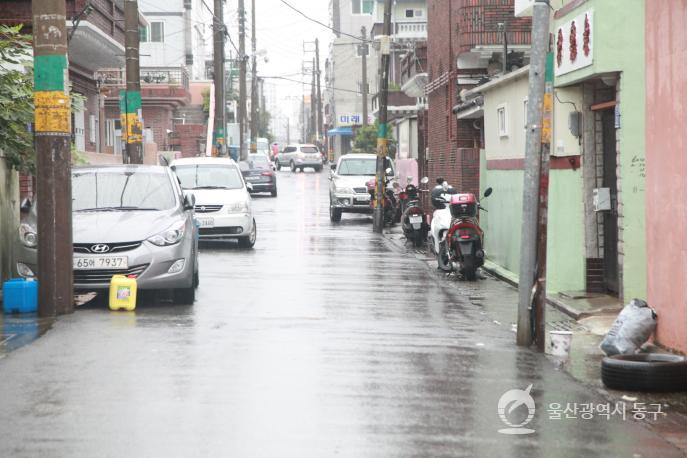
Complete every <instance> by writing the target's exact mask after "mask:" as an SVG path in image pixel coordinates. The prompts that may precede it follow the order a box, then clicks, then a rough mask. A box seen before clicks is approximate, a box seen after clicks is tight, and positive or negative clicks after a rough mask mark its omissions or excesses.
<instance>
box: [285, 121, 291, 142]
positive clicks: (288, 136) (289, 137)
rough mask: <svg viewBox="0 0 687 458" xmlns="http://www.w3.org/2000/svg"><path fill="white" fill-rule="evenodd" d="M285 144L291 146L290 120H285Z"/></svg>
mask: <svg viewBox="0 0 687 458" xmlns="http://www.w3.org/2000/svg"><path fill="white" fill-rule="evenodd" d="M286 144H287V145H290V144H291V118H286Z"/></svg>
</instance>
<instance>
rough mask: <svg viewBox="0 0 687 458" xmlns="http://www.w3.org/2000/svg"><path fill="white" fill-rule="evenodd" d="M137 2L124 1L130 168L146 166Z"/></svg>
mask: <svg viewBox="0 0 687 458" xmlns="http://www.w3.org/2000/svg"><path fill="white" fill-rule="evenodd" d="M138 24H139V22H138V0H125V1H124V29H125V35H124V47H125V51H124V57H125V62H126V91H122V92H121V93H120V98H119V113H120V120H121V122H122V140H124V151H125V152H124V157H123V160H124V162H125V163H127V164H143V125H142V123H141V118H142V111H141V62H140V57H139V40H140V32H139V28H138Z"/></svg>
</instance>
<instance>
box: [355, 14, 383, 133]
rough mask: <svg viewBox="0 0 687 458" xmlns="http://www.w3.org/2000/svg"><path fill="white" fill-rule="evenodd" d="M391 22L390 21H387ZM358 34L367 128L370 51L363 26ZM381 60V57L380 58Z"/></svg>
mask: <svg viewBox="0 0 687 458" xmlns="http://www.w3.org/2000/svg"><path fill="white" fill-rule="evenodd" d="M389 20H391V19H389ZM360 33H361V34H362V37H363V42H362V44H361V45H360V53H361V54H362V62H361V63H362V67H363V75H362V79H363V81H362V84H361V85H360V88H361V91H362V93H363V126H367V54H368V52H369V50H370V47H369V46H368V45H367V30H365V26H363V27H362V28H361V29H360ZM382 59H383V57H382Z"/></svg>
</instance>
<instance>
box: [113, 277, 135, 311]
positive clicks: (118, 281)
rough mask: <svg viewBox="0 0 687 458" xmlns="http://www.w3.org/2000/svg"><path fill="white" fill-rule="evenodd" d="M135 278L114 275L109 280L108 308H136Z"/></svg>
mask: <svg viewBox="0 0 687 458" xmlns="http://www.w3.org/2000/svg"><path fill="white" fill-rule="evenodd" d="M136 289H137V283H136V279H135V278H128V277H125V276H124V275H115V276H113V277H112V280H110V310H119V309H124V310H128V311H132V310H136Z"/></svg>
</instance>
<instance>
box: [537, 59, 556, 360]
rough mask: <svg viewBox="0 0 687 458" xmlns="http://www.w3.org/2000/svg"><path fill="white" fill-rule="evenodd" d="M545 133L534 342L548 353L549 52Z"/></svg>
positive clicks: (550, 86) (541, 175) (543, 132)
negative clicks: (546, 313) (546, 316)
mask: <svg viewBox="0 0 687 458" xmlns="http://www.w3.org/2000/svg"><path fill="white" fill-rule="evenodd" d="M543 111H544V113H543V117H542V132H541V172H540V177H541V178H540V179H539V209H538V211H539V213H538V223H537V226H538V228H537V230H538V235H537V265H536V266H537V267H536V273H535V279H536V280H535V281H536V283H535V288H536V289H535V293H534V326H533V328H534V336H533V337H534V342H535V344H536V345H537V350H538V351H540V352H542V353H543V352H544V350H545V343H546V330H545V322H544V320H545V309H546V255H547V253H546V243H547V238H548V237H547V232H548V213H549V166H550V159H551V156H550V155H551V140H552V131H553V53H552V52H550V50H549V49H548V48H547V55H546V83H545V89H544V104H543Z"/></svg>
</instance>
